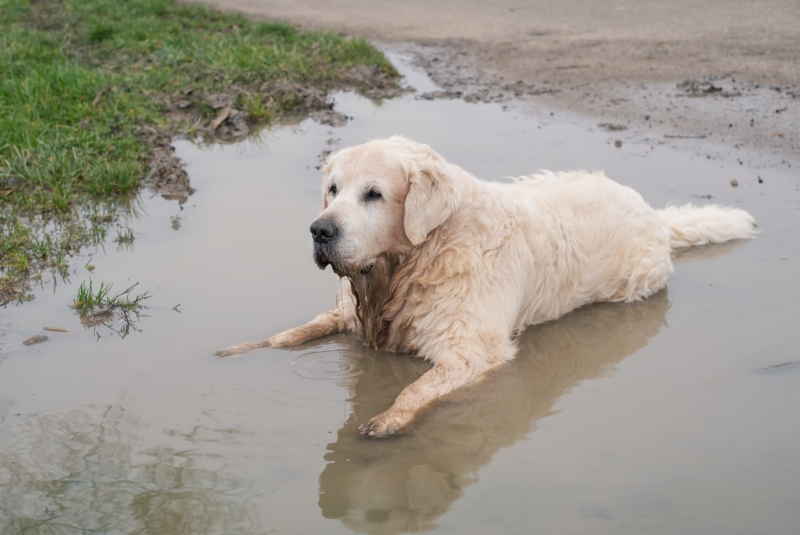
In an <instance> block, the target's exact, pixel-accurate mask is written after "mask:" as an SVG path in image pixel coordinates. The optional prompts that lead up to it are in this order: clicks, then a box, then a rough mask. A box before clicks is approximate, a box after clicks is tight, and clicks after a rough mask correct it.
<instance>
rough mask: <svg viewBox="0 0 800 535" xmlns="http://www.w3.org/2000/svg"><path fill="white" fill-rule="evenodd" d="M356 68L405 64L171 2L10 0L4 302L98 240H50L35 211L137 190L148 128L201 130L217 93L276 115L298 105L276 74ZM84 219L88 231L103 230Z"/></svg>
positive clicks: (307, 76) (323, 80)
mask: <svg viewBox="0 0 800 535" xmlns="http://www.w3.org/2000/svg"><path fill="white" fill-rule="evenodd" d="M359 65H370V66H374V67H376V68H377V70H378V71H379V72H381V73H384V74H385V75H386V76H394V75H396V73H395V72H394V70H393V68H392V67H391V65H390V64H389V63H388V62H387V61H386V59H385V58H384V57H383V55H382V54H381V53H380V52H378V51H377V50H375V49H374V48H373V47H372V46H370V45H369V44H368V43H367V42H366V41H364V40H362V39H353V38H349V37H345V36H341V35H337V34H332V33H316V32H305V31H299V30H297V29H295V28H293V27H291V26H289V25H286V24H282V23H276V22H254V21H250V20H248V19H246V18H244V17H242V16H239V15H235V14H223V13H219V12H215V11H212V10H209V9H207V8H204V7H201V6H196V5H178V4H177V3H176V2H175V1H174V0H37V1H35V2H31V1H29V0H0V73H2V74H1V75H0V226H2V230H3V234H2V237H0V239H2V242H0V252H2V257H0V305H2V304H4V303H5V302H8V300H10V299H11V298H19V297H20V294H19V292H16V291H12V289H13V288H17V287H18V286H19V285H20V283H21V282H22V281H24V280H25V278H26V277H30V276H35V275H36V273H38V272H40V271H41V269H45V268H48V267H49V268H53V267H54V266H55V265H56V264H54V263H53V262H54V261H56V260H59V255H60V254H62V253H63V251H64V250H65V249H66V250H70V251H71V252H73V251H72V250H73V249H76V248H77V249H80V247H82V246H85V245H88V244H91V243H93V242H92V239H88V240H86V241H82V242H81V241H78V242H75V243H72V244H69V245H68V246H66V247H64V246H60V247H61V248H60V249H58V248H56V249H52V248H49V247H48V244H53V243H56V241H57V240H55V239H52V238H51V239H50V241H49V242H48V241H47V238H46V236H48V235H49V233H48V231H47V230H44V231H41V230H40V231H36V230H34V228H33V227H36V226H37V225H36V224H34V225H31V224H29V220H36V221H39V222H41V221H45V222H46V221H49V220H50V219H52V218H66V219H72V220H80V217H76V214H79V213H80V211H81V207H82V206H83V205H84V204H85V203H86V200H87V199H95V200H97V199H109V198H115V197H116V196H119V195H125V194H129V193H131V192H135V191H137V189H138V188H139V186H140V182H141V180H142V178H143V177H144V176H145V174H146V172H147V170H148V153H149V150H150V146H149V145H148V142H147V141H146V140H145V138H144V137H142V136H141V135H140V130H141V128H142V127H143V126H151V127H155V128H156V129H157V130H159V131H166V132H169V133H177V132H189V133H191V132H193V129H195V128H196V127H197V125H198V124H203V122H209V121H210V120H211V119H213V117H214V116H215V115H216V114H217V110H215V109H213V107H211V106H209V105H208V102H207V99H208V96H210V95H213V94H216V93H220V92H228V93H231V94H233V95H235V104H236V105H237V106H238V107H240V108H241V109H243V110H245V111H246V112H247V114H248V116H249V121H251V122H253V123H255V122H269V121H270V120H272V119H274V118H276V117H279V116H280V115H281V114H284V113H287V112H290V111H292V110H293V108H294V107H296V106H298V105H300V104H301V102H300V99H299V98H297V97H296V96H293V95H292V94H291V93H289V94H284V93H280V94H279V95H280V96H278V97H275V96H272V95H271V94H270V92H269V90H268V89H269V87H270V86H271V85H274V84H278V83H286V82H288V83H292V84H301V85H306V86H315V87H318V88H321V89H323V90H328V89H331V88H334V87H337V84H339V83H341V81H342V80H343V78H344V77H345V73H346V71H347V70H348V69H351V68H353V67H356V66H359ZM114 202H116V201H114ZM112 219H113V217H112ZM110 222H111V221H109V223H110ZM90 223H91V222H90ZM38 226H39V227H40V228H46V227H47V225H38ZM85 226H86V227H87V229H90V230H89V231H88V232H84V233H82V234H81V233H78V234H81V236H83V237H87V236H88V237H89V238H92V237H94V238H96V237H97V236H96V234H97V233H96V232H93V231H91V228H92V227H93V226H94V224H93V223H91V224H89V223H87V224H86V225H85ZM76 236H77V234H76ZM34 242H35V243H34ZM62 245H63V244H62ZM59 251H61V252H59ZM61 260H63V257H61ZM4 295H5V296H6V297H7V298H6V299H4V297H3V296H4ZM9 296H12V297H9Z"/></svg>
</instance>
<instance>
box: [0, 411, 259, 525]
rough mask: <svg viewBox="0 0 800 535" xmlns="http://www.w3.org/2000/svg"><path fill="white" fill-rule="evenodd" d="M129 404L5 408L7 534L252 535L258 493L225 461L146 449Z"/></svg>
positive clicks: (1, 518)
mask: <svg viewBox="0 0 800 535" xmlns="http://www.w3.org/2000/svg"><path fill="white" fill-rule="evenodd" d="M144 428H145V426H144V425H143V423H142V422H141V420H140V419H139V417H138V416H137V415H135V414H133V413H131V412H130V411H129V410H126V408H125V406H124V404H121V403H120V404H115V405H110V406H108V407H106V408H104V409H91V408H87V409H86V410H71V411H69V412H66V413H58V414H44V413H35V414H18V413H15V412H14V410H13V405H12V404H10V403H3V402H2V401H0V533H4V534H5V533H9V534H11V533H20V534H21V533H48V534H67V533H69V534H74V533H147V534H164V535H167V534H168V535H177V534H203V533H208V534H220V533H225V534H229V533H252V532H253V531H254V526H256V525H257V523H258V520H257V518H256V516H257V515H256V509H255V505H254V504H253V503H252V498H250V496H252V490H251V489H250V488H249V485H248V484H246V483H245V482H242V481H241V480H238V479H237V478H234V477H230V476H227V475H226V470H225V468H226V466H225V463H224V462H223V461H222V459H221V458H220V457H219V456H215V455H212V454H209V453H200V452H199V451H198V450H197V449H195V448H192V447H190V449H176V448H175V447H170V446H165V445H162V446H155V447H147V448H146V449H144V448H142V446H141V445H142V444H143V443H144V442H145V441H144V439H143V438H142V437H141V434H142V433H141V432H142V430H143V429H144Z"/></svg>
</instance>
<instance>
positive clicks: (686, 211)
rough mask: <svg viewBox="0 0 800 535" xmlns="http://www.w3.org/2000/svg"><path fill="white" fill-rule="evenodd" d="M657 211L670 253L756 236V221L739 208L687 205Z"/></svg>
mask: <svg viewBox="0 0 800 535" xmlns="http://www.w3.org/2000/svg"><path fill="white" fill-rule="evenodd" d="M656 211H657V212H658V217H659V218H660V219H661V224H662V225H664V228H666V229H667V232H669V243H670V246H671V247H672V248H673V249H678V248H680V247H689V246H691V245H704V244H706V243H721V242H726V241H729V240H740V239H743V238H752V237H753V236H754V235H755V233H756V231H755V227H756V220H755V219H754V218H753V216H751V215H750V214H748V213H747V212H745V211H744V210H740V209H739V208H728V207H725V206H718V205H715V204H711V205H708V206H692V205H691V204H687V205H684V206H667V207H666V208H664V209H663V210H656Z"/></svg>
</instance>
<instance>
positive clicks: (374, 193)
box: [367, 189, 383, 201]
mask: <svg viewBox="0 0 800 535" xmlns="http://www.w3.org/2000/svg"><path fill="white" fill-rule="evenodd" d="M380 199H383V195H381V192H380V191H378V190H376V189H371V190H369V191H368V192H367V200H368V201H377V200H380Z"/></svg>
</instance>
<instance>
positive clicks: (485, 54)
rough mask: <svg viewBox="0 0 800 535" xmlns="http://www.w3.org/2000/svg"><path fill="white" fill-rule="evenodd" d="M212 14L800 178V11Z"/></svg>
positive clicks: (613, 4) (432, 7)
mask: <svg viewBox="0 0 800 535" xmlns="http://www.w3.org/2000/svg"><path fill="white" fill-rule="evenodd" d="M204 1H205V3H207V4H209V5H212V6H214V7H217V8H221V9H225V10H235V11H241V12H243V13H247V14H250V15H253V16H255V17H259V18H264V19H278V20H284V21H288V22H290V23H294V24H297V25H300V26H302V27H309V28H315V29H328V30H334V31H342V32H348V33H353V34H357V35H363V36H365V37H367V38H369V39H371V40H372V41H374V42H376V43H377V44H379V45H381V44H383V45H389V46H397V45H400V44H413V45H414V46H416V51H417V53H418V54H419V58H420V59H419V61H420V63H421V64H422V65H423V66H424V67H425V68H426V69H427V70H428V71H429V73H430V74H431V75H432V76H433V78H434V79H435V80H436V81H437V82H438V83H439V84H440V85H441V86H443V87H444V88H447V89H450V90H453V91H460V92H461V93H462V94H464V95H472V96H473V98H476V97H477V99H484V100H485V99H493V98H494V95H497V94H498V93H505V94H509V93H510V94H513V95H514V96H516V97H520V98H526V99H532V100H534V101H537V102H541V103H543V104H545V105H549V106H554V107H557V108H558V107H561V108H565V109H569V110H571V111H574V112H578V113H580V114H583V115H586V116H588V117H590V118H592V119H593V120H597V122H598V124H603V123H608V122H609V121H610V122H612V123H614V124H618V125H619V126H624V127H627V128H629V129H631V130H636V129H639V131H641V129H642V128H645V129H650V130H651V131H652V135H653V136H655V137H656V138H658V139H662V140H668V141H666V142H675V143H679V142H680V140H688V141H685V142H686V143H693V144H697V143H698V142H697V141H696V140H698V139H703V140H705V141H703V143H705V144H707V145H708V144H709V142H710V143H711V144H716V145H721V146H726V147H728V148H729V149H730V150H739V149H743V150H744V151H746V150H747V149H755V150H756V151H757V152H759V153H760V154H761V155H766V156H767V159H768V160H769V161H770V162H771V163H769V164H768V165H777V166H780V167H783V166H790V165H793V166H794V167H797V166H798V165H800V101H799V100H798V97H800V29H799V28H800V2H798V1H797V0H761V1H759V2H749V1H746V0H708V1H705V2H694V1H692V0H672V1H670V2H665V1H663V0H640V1H636V2H633V1H631V0H613V1H609V0H602V1H593V0H560V1H559V2H552V1H545V0H528V1H521V0H516V1H515V0H495V1H494V2H485V1H482V0H440V1H437V2H431V1H430V0H406V1H405V2H388V1H374V0H338V1H335V2H330V1H325V0H304V1H302V2H297V1H295V0H204ZM765 162H766V160H765ZM762 163H764V162H762Z"/></svg>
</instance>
